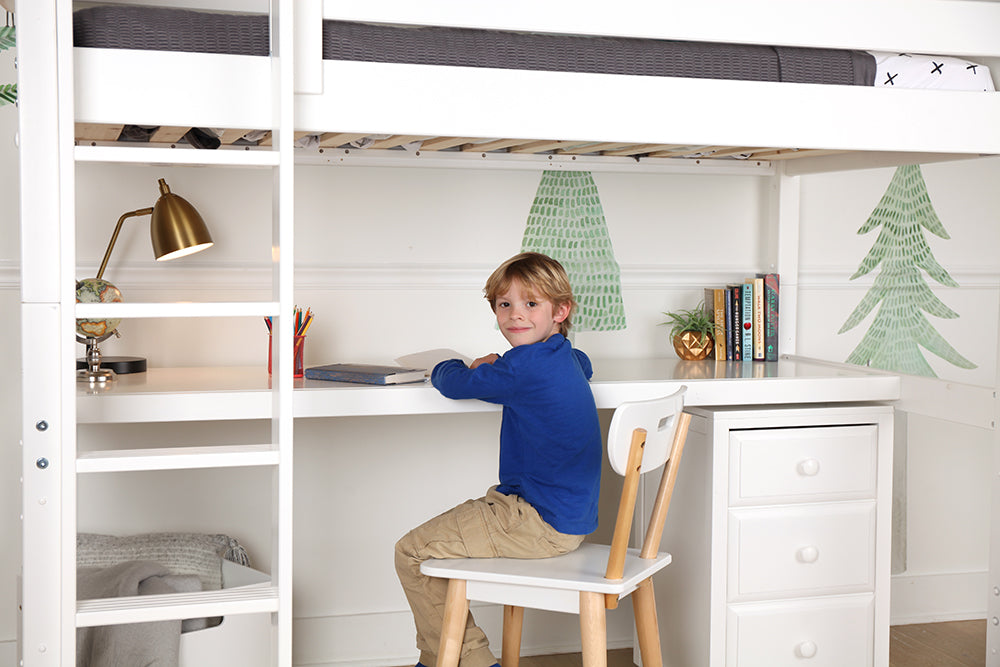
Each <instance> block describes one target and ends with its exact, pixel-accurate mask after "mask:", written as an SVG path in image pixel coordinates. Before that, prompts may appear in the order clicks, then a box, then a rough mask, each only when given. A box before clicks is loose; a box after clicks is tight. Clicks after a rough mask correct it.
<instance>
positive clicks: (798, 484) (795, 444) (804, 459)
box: [729, 424, 878, 505]
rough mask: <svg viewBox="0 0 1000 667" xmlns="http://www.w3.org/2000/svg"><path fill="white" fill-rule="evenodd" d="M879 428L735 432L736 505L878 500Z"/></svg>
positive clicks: (732, 491) (732, 480)
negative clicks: (801, 501)
mask: <svg viewBox="0 0 1000 667" xmlns="http://www.w3.org/2000/svg"><path fill="white" fill-rule="evenodd" d="M877 436H878V429H877V427H876V426H874V425H870V424H869V425H861V426H832V427H814V428H786V429H763V430H747V431H733V432H732V433H731V434H730V436H729V502H730V504H731V505H747V504H761V503H763V502H775V501H785V502H795V501H800V500H809V501H814V500H835V499H841V498H843V499H847V498H874V497H875V489H876V471H877V460H876V456H877V453H878V445H877Z"/></svg>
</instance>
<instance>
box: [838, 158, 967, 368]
mask: <svg viewBox="0 0 1000 667" xmlns="http://www.w3.org/2000/svg"><path fill="white" fill-rule="evenodd" d="M876 227H879V228H881V230H880V232H879V235H878V238H876V240H875V244H874V245H873V246H872V248H871V250H869V251H868V255H867V256H866V257H865V258H864V260H863V261H862V262H861V266H859V267H858V270H857V271H855V272H854V275H852V276H851V280H854V279H855V278H858V277H859V276H863V275H866V274H868V273H870V272H871V271H872V270H874V269H875V267H876V266H878V265H880V264H881V265H882V270H881V272H880V273H879V275H878V276H877V277H876V278H875V281H874V284H873V285H872V288H871V289H870V290H868V293H867V294H866V295H865V297H864V298H863V299H862V300H861V303H859V304H858V305H857V307H856V308H855V309H854V312H852V313H851V315H850V317H848V318H847V321H846V322H845V323H844V325H843V326H842V327H841V328H840V331H839V332H838V333H844V332H845V331H848V330H850V329H852V328H854V327H855V326H857V325H858V324H859V323H860V322H861V321H862V320H863V319H864V318H865V317H866V316H867V315H868V313H870V312H871V311H872V309H874V308H875V306H877V305H879V304H881V306H880V307H879V310H878V313H877V314H876V315H875V319H874V321H873V322H872V325H871V327H870V328H869V329H868V331H867V332H866V333H865V335H864V337H863V338H862V339H861V342H860V343H858V346H857V347H856V348H854V351H853V352H851V354H850V356H849V357H848V358H847V363H851V364H859V365H862V366H872V367H874V368H881V369H884V370H891V371H897V372H900V373H908V374H911V375H924V376H929V377H936V376H937V375H936V373H934V371H933V370H932V369H931V367H930V364H928V363H927V360H926V359H925V358H924V355H923V354H922V353H921V351H920V348H921V347H923V348H924V349H926V350H928V351H930V352H933V353H934V354H936V355H937V356H939V357H941V358H942V359H944V360H945V361H947V362H949V363H951V364H954V365H955V366H958V367H960V368H975V367H976V365H975V364H973V363H972V362H971V361H969V360H968V359H966V358H965V357H963V356H962V355H961V354H959V353H958V352H957V351H956V350H955V348H953V347H952V346H951V345H950V344H949V343H948V342H947V341H946V340H945V339H944V338H942V337H941V334H939V333H938V332H937V331H936V330H935V329H934V327H933V326H931V324H930V322H928V321H927V318H926V316H925V315H924V313H928V314H930V315H934V316H935V317H940V318H944V319H955V318H957V317H958V314H957V313H956V312H955V311H953V310H951V309H950V308H948V307H947V306H946V305H944V303H943V302H942V301H941V300H940V299H938V298H937V297H936V296H935V295H934V293H933V292H931V289H930V287H928V285H927V283H926V281H925V280H924V276H923V274H922V273H921V272H920V269H923V270H924V271H925V272H926V273H927V275H929V276H930V277H931V278H933V279H934V280H936V281H937V282H938V283H940V284H942V285H947V286H949V287H958V283H957V282H955V280H954V279H953V278H952V277H951V276H950V275H949V274H948V272H947V271H945V269H944V268H943V267H942V266H941V265H940V264H938V262H937V260H936V259H934V256H933V255H932V253H931V249H930V246H929V245H927V241H926V239H925V238H924V234H923V230H924V229H926V230H927V231H929V232H931V233H932V234H936V235H937V236H939V237H941V238H943V239H948V238H950V237H949V236H948V232H946V231H945V229H944V226H943V225H942V224H941V221H940V220H939V219H938V216H937V213H935V211H934V207H933V206H932V205H931V200H930V196H929V195H928V193H927V184H926V183H925V182H924V177H923V174H922V173H921V171H920V166H919V165H915V164H911V165H904V166H901V167H899V168H897V169H896V173H895V174H893V177H892V181H891V182H890V183H889V187H888V188H886V191H885V194H884V195H882V200H881V201H880V202H879V204H878V206H876V207H875V210H874V211H872V214H871V216H869V218H868V220H867V221H866V222H865V224H864V225H862V226H861V229H859V230H858V234H867V233H868V232H870V231H872V230H873V229H875V228H876Z"/></svg>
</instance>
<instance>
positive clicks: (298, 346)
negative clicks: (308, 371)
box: [267, 334, 306, 378]
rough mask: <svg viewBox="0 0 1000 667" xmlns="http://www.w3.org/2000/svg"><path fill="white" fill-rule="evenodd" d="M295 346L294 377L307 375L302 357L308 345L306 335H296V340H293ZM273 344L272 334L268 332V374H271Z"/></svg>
mask: <svg viewBox="0 0 1000 667" xmlns="http://www.w3.org/2000/svg"><path fill="white" fill-rule="evenodd" d="M292 345H293V346H294V348H295V349H294V358H293V360H292V368H293V370H292V377H297V378H300V377H303V376H304V375H305V369H304V368H303V363H302V357H303V352H304V351H305V347H306V337H305V336H296V337H295V340H294V341H293V342H292ZM272 349H273V348H272V344H271V334H267V374H268V375H270V374H271V354H272Z"/></svg>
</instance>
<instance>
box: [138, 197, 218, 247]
mask: <svg viewBox="0 0 1000 667" xmlns="http://www.w3.org/2000/svg"><path fill="white" fill-rule="evenodd" d="M149 233H150V237H151V238H152V241H153V255H154V256H155V257H156V259H157V261H166V260H171V259H176V258H177V257H183V256H184V255H190V254H192V253H196V252H200V251H202V250H204V249H206V248H210V247H211V246H212V245H214V243H213V241H212V235H211V234H209V233H208V227H207V226H206V225H205V221H204V220H202V218H201V215H199V214H198V211H196V210H195V208H194V206H192V205H191V204H190V203H188V201H187V200H186V199H184V198H183V197H180V196H178V195H175V194H174V193H172V192H171V191H170V186H168V185H167V183H166V181H164V180H163V179H162V178H161V179H160V198H159V199H158V200H157V201H156V204H155V205H154V206H153V218H152V223H151V224H150V228H149Z"/></svg>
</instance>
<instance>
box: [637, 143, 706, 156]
mask: <svg viewBox="0 0 1000 667" xmlns="http://www.w3.org/2000/svg"><path fill="white" fill-rule="evenodd" d="M706 148H711V146H675V147H674V148H673V149H668V150H663V151H653V152H651V153H650V154H649V155H647V156H646V157H689V156H691V155H698V154H699V153H702V152H703V151H704V150H705V149H706Z"/></svg>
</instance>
